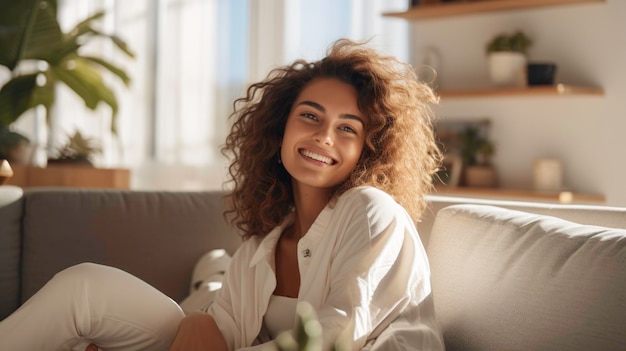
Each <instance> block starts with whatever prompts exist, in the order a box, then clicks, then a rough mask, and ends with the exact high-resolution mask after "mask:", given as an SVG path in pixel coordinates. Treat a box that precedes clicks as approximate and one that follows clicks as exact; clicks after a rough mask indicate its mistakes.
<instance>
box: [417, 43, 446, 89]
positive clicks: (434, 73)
mask: <svg viewBox="0 0 626 351" xmlns="http://www.w3.org/2000/svg"><path fill="white" fill-rule="evenodd" d="M418 62H419V65H418V66H417V67H415V72H416V73H417V77H418V78H419V79H420V80H421V81H422V82H424V83H426V84H428V85H429V86H430V87H431V88H432V89H437V88H438V79H437V78H438V75H439V72H440V70H441V52H440V51H439V49H437V48H436V47H435V46H426V47H423V48H422V50H421V53H420V58H419V59H418Z"/></svg>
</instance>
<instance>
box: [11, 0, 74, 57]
mask: <svg viewBox="0 0 626 351" xmlns="http://www.w3.org/2000/svg"><path fill="white" fill-rule="evenodd" d="M34 17H35V18H34V20H33V23H32V26H29V27H28V28H26V37H25V41H24V47H23V50H22V53H21V55H20V57H19V59H38V60H44V61H46V62H49V63H51V64H57V63H59V62H60V61H61V60H62V59H63V56H65V55H66V54H67V53H68V50H69V49H68V48H66V47H65V46H64V44H65V42H64V36H63V32H62V31H61V27H60V26H59V23H58V21H57V19H56V9H55V8H54V7H53V6H52V5H51V4H50V3H48V2H46V1H41V2H39V3H37V4H36V5H35V13H34Z"/></svg>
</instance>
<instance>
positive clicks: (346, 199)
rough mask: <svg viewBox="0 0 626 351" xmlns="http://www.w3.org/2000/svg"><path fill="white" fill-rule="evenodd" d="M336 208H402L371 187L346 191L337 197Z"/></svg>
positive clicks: (358, 187) (386, 195) (385, 194)
mask: <svg viewBox="0 0 626 351" xmlns="http://www.w3.org/2000/svg"><path fill="white" fill-rule="evenodd" d="M336 206H357V207H362V206H365V207H373V208H398V207H400V208H402V206H400V204H398V203H397V202H396V201H395V200H394V199H393V197H392V196H391V195H389V194H388V193H386V192H385V191H383V190H380V189H378V188H375V187H373V186H357V187H354V188H352V189H349V190H347V191H346V192H345V193H343V194H341V195H340V196H339V198H338V199H337V203H336Z"/></svg>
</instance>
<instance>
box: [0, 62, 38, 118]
mask: <svg viewBox="0 0 626 351" xmlns="http://www.w3.org/2000/svg"><path fill="white" fill-rule="evenodd" d="M36 87H37V74H29V75H25V76H20V77H16V78H14V79H12V80H11V81H9V82H8V83H7V84H5V85H4V86H3V87H2V89H0V128H6V127H8V126H9V124H11V123H13V122H15V120H17V118H18V117H19V116H20V115H21V114H22V113H24V111H26V110H28V109H29V108H30V107H31V98H32V95H33V92H34V90H35V88H36Z"/></svg>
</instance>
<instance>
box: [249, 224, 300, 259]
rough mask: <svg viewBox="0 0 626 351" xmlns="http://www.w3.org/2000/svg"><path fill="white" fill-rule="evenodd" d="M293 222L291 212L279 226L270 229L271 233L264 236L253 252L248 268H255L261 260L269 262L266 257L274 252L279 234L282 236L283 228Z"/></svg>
mask: <svg viewBox="0 0 626 351" xmlns="http://www.w3.org/2000/svg"><path fill="white" fill-rule="evenodd" d="M293 221H294V214H293V212H291V213H289V214H288V215H287V216H286V217H285V219H284V220H283V222H282V223H281V224H279V225H278V226H277V227H275V228H274V229H272V231H271V232H269V233H267V235H265V236H264V237H263V239H261V242H260V243H259V246H258V247H257V249H256V251H255V252H254V255H252V259H251V260H250V268H252V267H253V266H256V265H257V264H258V263H259V262H260V261H261V260H263V259H265V260H267V261H269V260H268V259H267V256H268V255H271V254H272V253H273V252H274V250H275V248H276V243H277V242H278V238H280V234H282V232H283V231H284V230H285V228H287V227H288V226H290V225H291V224H292V223H293Z"/></svg>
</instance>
